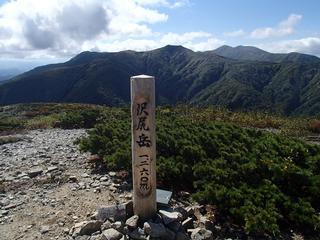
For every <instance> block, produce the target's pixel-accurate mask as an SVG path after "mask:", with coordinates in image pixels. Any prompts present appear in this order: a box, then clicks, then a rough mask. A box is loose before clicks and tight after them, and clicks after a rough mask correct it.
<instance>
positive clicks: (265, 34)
mask: <svg viewBox="0 0 320 240" xmlns="http://www.w3.org/2000/svg"><path fill="white" fill-rule="evenodd" d="M301 19H302V15H297V14H291V15H290V16H289V17H288V18H287V19H286V20H284V21H282V22H280V23H279V24H278V25H277V26H276V27H266V28H257V29H255V30H253V31H252V32H251V34H250V36H251V37H252V38H259V39H263V38H271V37H282V36H287V35H290V34H292V33H293V32H294V27H295V26H296V25H297V23H298V22H299V21H300V20H301Z"/></svg>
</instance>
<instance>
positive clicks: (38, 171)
mask: <svg viewBox="0 0 320 240" xmlns="http://www.w3.org/2000/svg"><path fill="white" fill-rule="evenodd" d="M42 172H43V170H42V168H33V169H31V170H30V171H29V172H28V175H29V177H31V178H34V177H36V176H38V175H40V174H41V173H42Z"/></svg>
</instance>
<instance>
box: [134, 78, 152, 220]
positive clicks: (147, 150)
mask: <svg viewBox="0 0 320 240" xmlns="http://www.w3.org/2000/svg"><path fill="white" fill-rule="evenodd" d="M131 117H132V124H131V128H132V175H133V211H134V214H136V215H138V216H139V217H140V219H142V220H146V219H149V218H152V217H153V216H154V215H155V213H156V211H157V203H156V188H157V186H156V136H155V80H154V77H151V76H146V75H140V76H134V77H131Z"/></svg>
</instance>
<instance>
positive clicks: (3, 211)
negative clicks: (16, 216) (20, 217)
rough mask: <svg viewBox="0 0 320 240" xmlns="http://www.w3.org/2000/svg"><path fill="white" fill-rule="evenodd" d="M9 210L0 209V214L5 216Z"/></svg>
mask: <svg viewBox="0 0 320 240" xmlns="http://www.w3.org/2000/svg"><path fill="white" fill-rule="evenodd" d="M8 213H9V211H8V210H1V211H0V216H6V215H8Z"/></svg>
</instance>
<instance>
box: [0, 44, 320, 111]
mask: <svg viewBox="0 0 320 240" xmlns="http://www.w3.org/2000/svg"><path fill="white" fill-rule="evenodd" d="M248 49H250V51H249V50H248ZM220 50H221V49H220ZM225 50H226V49H224V51H225ZM229 50H230V51H231V52H232V53H234V54H235V55H236V56H237V57H238V58H240V59H242V60H239V59H237V60H235V59H230V58H225V57H221V56H219V55H217V54H215V53H214V52H193V51H191V50H189V49H186V48H183V47H181V46H166V47H163V48H160V49H156V50H152V51H147V52H134V51H123V52H118V53H95V52H84V53H81V54H79V55H77V56H76V57H74V58H73V59H71V60H70V61H68V62H66V63H61V64H53V65H48V66H43V67H39V68H36V69H34V70H32V71H29V72H27V73H24V74H22V75H20V76H17V77H16V78H14V79H13V80H12V81H9V82H6V83H5V84H1V85H0V105H1V104H2V105H4V104H13V103H22V102H81V103H93V104H106V105H108V106H123V105H124V104H127V103H128V102H129V101H130V98H129V96H130V84H129V78H130V77H131V76H134V75H139V74H141V73H144V74H148V75H153V76H155V78H156V89H157V91H156V98H157V103H158V104H178V103H188V104H190V103H191V104H196V105H198V106H220V107H225V108H228V109H230V110H242V111H243V110H250V111H252V110H255V111H268V112H270V113H276V114H284V115H288V116H297V115H300V116H318V115H319V113H320V95H319V94H318V92H319V82H320V59H319V58H317V57H315V56H310V55H304V54H298V53H291V54H284V55H272V54H270V53H267V52H264V51H262V50H259V49H253V48H248V47H246V48H245V49H244V50H243V51H240V53H239V50H241V49H239V48H231V49H229ZM219 54H221V51H219ZM239 54H240V55H239ZM232 55H233V54H232ZM243 55H245V56H243ZM248 56H249V58H248ZM258 56H260V57H261V58H259V57H258ZM270 56H272V57H271V58H269V57H270ZM252 57H253V60H254V61H248V60H243V58H244V59H252ZM274 57H275V58H274ZM268 59H269V61H271V62H265V61H264V60H268Z"/></svg>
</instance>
